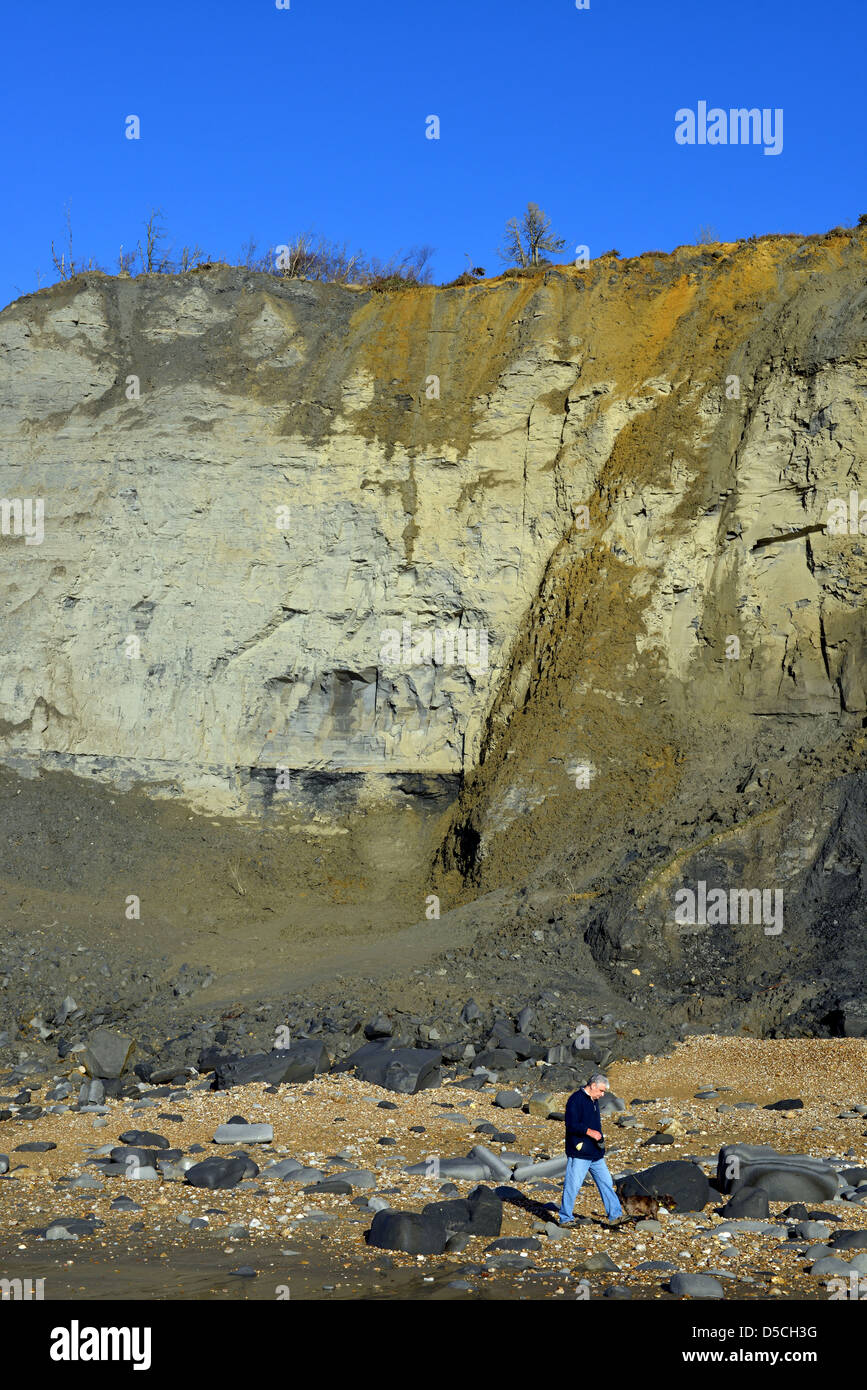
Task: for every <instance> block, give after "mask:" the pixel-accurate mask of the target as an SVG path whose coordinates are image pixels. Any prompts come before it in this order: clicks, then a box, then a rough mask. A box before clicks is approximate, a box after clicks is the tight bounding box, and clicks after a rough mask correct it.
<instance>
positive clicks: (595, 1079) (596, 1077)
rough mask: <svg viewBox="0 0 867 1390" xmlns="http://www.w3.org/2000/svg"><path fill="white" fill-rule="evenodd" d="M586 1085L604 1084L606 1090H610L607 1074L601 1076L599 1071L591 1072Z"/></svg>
mask: <svg viewBox="0 0 867 1390" xmlns="http://www.w3.org/2000/svg"><path fill="white" fill-rule="evenodd" d="M587 1085H588V1086H604V1087H605V1089H606V1091H610V1089H611V1087H610V1086H609V1084H608V1077H607V1076H603V1075H602V1073H601V1071H595V1072H594V1073H593V1075H592V1076H591V1078H590V1080H589V1081H588V1082H587Z"/></svg>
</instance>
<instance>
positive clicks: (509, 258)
mask: <svg viewBox="0 0 867 1390" xmlns="http://www.w3.org/2000/svg"><path fill="white" fill-rule="evenodd" d="M550 229H551V219H550V217H547V216H546V215H545V213H544V212H543V211H542V209H541V208H540V207H539V205H538V203H528V204H527V211H526V212H525V213H524V216H523V217H522V218H521V219H520V221H519V220H518V218H517V217H513V218H511V220H510V221H509V222H507V223H506V241H505V244H504V245H503V247H502V248H501V249H500V251H499V252H498V253H497V254H498V255H499V257H500V259H501V260H503V261H505V262H506V263H507V264H508V265H514V264H515V262H516V261H517V262H518V263H519V264H520V265H521V266H528V265H538V264H539V259H540V257H539V253H540V251H562V250H563V248H564V247H565V245H566V242H565V241H564V239H563V238H562V237H555V236H552V235H551V230H550Z"/></svg>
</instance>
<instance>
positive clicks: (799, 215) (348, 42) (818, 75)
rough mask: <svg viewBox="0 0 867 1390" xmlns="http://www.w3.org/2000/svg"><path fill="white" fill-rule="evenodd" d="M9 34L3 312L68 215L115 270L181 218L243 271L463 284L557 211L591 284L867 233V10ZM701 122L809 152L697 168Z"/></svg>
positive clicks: (654, 0) (51, 22)
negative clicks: (299, 243)
mask: <svg viewBox="0 0 867 1390" xmlns="http://www.w3.org/2000/svg"><path fill="white" fill-rule="evenodd" d="M3 37H4V45H3V47H4V76H3V84H2V89H0V110H2V118H0V128H2V156H3V184H4V193H5V197H4V198H3V200H2V201H3V208H2V212H0V303H2V304H5V303H7V302H8V301H9V300H11V299H14V298H17V296H18V295H19V294H23V293H28V292H29V291H31V290H33V289H35V288H36V287H37V271H40V272H41V274H42V283H43V284H46V283H50V282H51V281H52V280H53V279H55V278H56V277H55V275H54V273H53V271H52V268H51V259H50V253H49V244H50V242H51V239H52V237H55V238H56V239H58V240H62V238H63V234H64V208H65V205H66V204H67V203H69V204H70V208H71V218H72V231H73V242H74V251H75V254H76V255H82V256H85V255H94V256H95V257H96V259H97V260H98V261H100V262H101V263H103V264H105V265H106V267H107V268H111V269H112V270H113V269H115V264H114V262H115V258H116V256H117V249H118V246H119V244H120V243H123V244H124V245H125V247H127V248H132V246H133V245H134V243H135V241H136V239H137V238H138V236H139V235H140V234H141V223H142V220H143V218H144V216H145V214H146V212H147V210H148V209H149V208H151V207H154V206H160V207H162V208H164V210H165V215H166V216H165V220H166V223H167V227H168V230H169V232H170V234H171V241H172V242H173V244H174V245H175V246H177V247H180V245H181V244H182V243H184V242H189V243H192V242H196V241H198V242H199V243H200V244H201V245H202V246H203V247H204V248H205V249H206V250H208V251H209V252H210V253H211V254H212V255H213V256H214V257H215V258H216V257H217V256H219V255H221V254H222V255H223V256H229V255H231V254H233V253H235V252H236V251H237V250H238V249H239V248H240V246H241V244H242V243H243V242H244V241H245V240H246V239H247V238H248V237H249V236H250V235H251V234H252V235H254V236H255V237H256V238H257V239H258V240H259V241H260V243H263V244H264V245H265V246H267V245H268V244H275V243H280V242H283V241H286V240H288V238H289V237H291V236H292V235H293V234H294V233H296V232H298V231H301V230H303V229H305V228H314V229H316V230H318V231H320V232H321V233H323V234H324V235H327V236H329V237H331V238H336V239H338V240H340V241H343V240H344V239H346V240H347V241H348V242H349V243H351V244H352V246H353V247H356V248H358V249H361V250H363V251H366V252H368V253H375V254H378V255H381V256H386V255H388V254H389V253H391V252H393V251H397V250H399V249H401V248H403V249H407V248H408V247H409V246H411V245H412V244H418V243H429V244H431V245H432V246H433V247H434V248H435V252H436V254H435V257H434V261H433V269H434V275H435V278H436V279H437V280H443V279H450V278H452V277H453V276H455V275H456V274H458V273H459V272H460V271H461V270H462V269H463V268H464V265H465V262H464V252H468V253H469V255H470V257H471V260H472V262H473V263H474V264H479V265H482V266H484V267H485V268H486V269H487V270H488V272H489V273H496V272H497V271H498V270H500V269H501V268H502V266H501V263H500V262H499V261H498V259H497V256H496V248H497V246H498V245H500V244H501V241H502V231H503V226H504V224H505V222H506V220H507V218H509V217H511V216H514V215H515V214H519V213H520V212H521V211H522V210H523V209H524V207H525V206H526V204H527V202H528V201H530V200H533V201H534V202H537V203H539V204H540V205H541V206H542V207H543V208H544V209H545V211H546V212H547V213H548V214H549V215H550V217H551V219H552V223H553V228H554V230H555V231H557V232H559V233H560V234H561V235H562V236H564V237H565V238H566V240H567V252H566V253H564V255H563V257H562V258H563V259H566V258H569V257H568V254H567V253H571V255H572V256H573V257H574V248H575V247H576V246H578V245H582V244H586V245H588V246H589V247H590V253H591V256H595V255H600V254H601V253H602V252H603V251H606V250H608V249H610V248H611V247H616V248H617V249H618V250H620V252H621V253H623V254H625V255H630V254H637V253H638V252H640V251H643V250H654V249H662V250H670V249H671V248H672V247H673V246H676V245H678V244H680V243H683V242H692V241H694V240H695V239H696V236H697V233H698V230H699V228H700V227H701V226H702V225H705V224H709V225H711V226H712V227H714V228H715V229H716V231H717V233H718V234H719V237H720V238H721V239H723V240H729V239H734V238H736V237H743V236H749V235H752V234H760V233H763V232H787V231H794V232H814V231H822V230H826V229H827V228H829V227H832V226H835V225H838V224H840V223H851V222H854V221H855V220H856V219H857V217H858V215H859V214H860V213H863V212H867V192H865V191H864V186H863V175H864V168H865V120H864V113H865V100H864V95H865V82H864V55H865V51H867V44H865V39H867V0H822V3H816V2H815V0H719V2H718V3H710V2H709V0H590V8H589V10H578V9H576V7H575V3H574V0H525V2H524V3H521V0H431V3H423V0H291V7H290V8H289V9H288V10H278V9H277V8H276V6H275V4H274V0H209V3H206V4H202V3H199V4H191V3H184V0H173V3H166V0H148V3H147V4H146V5H126V4H118V3H117V0H114V3H111V4H109V3H102V0H97V2H96V3H87V2H86V0H85V3H84V4H82V5H77V6H69V5H68V4H61V3H58V0H48V2H47V3H44V4H39V5H35V4H29V5H27V4H24V5H15V6H7V8H6V10H5V13H4V35H3ZM699 101H706V102H707V104H708V106H709V107H713V106H719V107H722V108H724V109H728V108H730V107H741V106H746V107H753V106H756V107H759V108H765V107H767V108H777V107H782V108H783V111H784V143H783V150H782V153H780V154H779V155H765V154H764V152H763V149H762V147H761V146H758V147H756V146H737V145H735V146H732V145H728V146H725V147H721V146H713V147H712V146H709V145H705V146H698V145H696V146H692V147H688V146H681V145H678V144H677V143H676V142H675V139H674V130H675V118H674V116H675V111H676V110H677V109H679V108H682V107H691V108H693V109H695V108H696V107H697V105H698V102H699ZM128 115H137V116H139V117H140V120H141V139H140V140H138V141H133V140H128V139H126V138H125V135H124V128H125V127H124V122H125V118H126V117H127V116H128ZM429 115H437V116H438V117H439V118H440V122H441V138H440V139H439V140H428V139H426V138H425V118H426V117H427V116H429ZM555 259H561V257H555Z"/></svg>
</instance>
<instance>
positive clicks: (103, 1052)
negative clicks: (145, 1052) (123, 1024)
mask: <svg viewBox="0 0 867 1390" xmlns="http://www.w3.org/2000/svg"><path fill="white" fill-rule="evenodd" d="M134 1052H135V1042H134V1041H133V1039H132V1038H128V1037H127V1036H126V1034H124V1033H115V1032H114V1031H113V1030H112V1029H111V1028H97V1029H96V1030H95V1031H94V1032H93V1033H91V1034H90V1036H89V1038H88V1039H87V1045H86V1046H85V1048H84V1051H83V1052H81V1053H80V1054H79V1060H80V1062H81V1065H82V1066H83V1067H84V1069H85V1071H86V1072H87V1074H88V1076H93V1077H99V1079H100V1080H104V1079H106V1078H112V1079H117V1078H118V1077H120V1076H122V1075H123V1073H124V1072H125V1071H126V1069H127V1067H128V1066H129V1063H130V1059H131V1058H132V1055H133V1053H134Z"/></svg>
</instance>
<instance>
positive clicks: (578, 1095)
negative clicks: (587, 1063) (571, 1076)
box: [566, 1089, 605, 1161]
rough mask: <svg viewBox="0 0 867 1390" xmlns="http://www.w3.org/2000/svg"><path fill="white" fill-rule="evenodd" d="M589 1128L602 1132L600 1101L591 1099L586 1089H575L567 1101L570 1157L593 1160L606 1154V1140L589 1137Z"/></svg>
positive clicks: (567, 1134) (567, 1137)
mask: <svg viewBox="0 0 867 1390" xmlns="http://www.w3.org/2000/svg"><path fill="white" fill-rule="evenodd" d="M588 1129H597V1130H598V1131H599V1133H600V1134H601V1133H602V1121H601V1120H600V1118H599V1102H598V1100H591V1099H590V1097H589V1096H588V1094H587V1092H586V1091H585V1090H583V1089H582V1090H580V1091H573V1093H572V1095H571V1096H570V1097H569V1099H568V1100H567V1102H566V1156H567V1157H568V1158H589V1159H591V1161H593V1160H595V1159H597V1158H603V1157H604V1156H605V1147H604V1142H603V1144H600V1143H599V1142H598V1140H596V1139H588V1138H587V1131H588Z"/></svg>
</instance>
